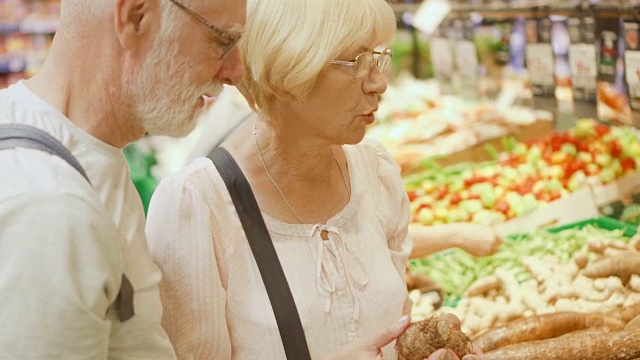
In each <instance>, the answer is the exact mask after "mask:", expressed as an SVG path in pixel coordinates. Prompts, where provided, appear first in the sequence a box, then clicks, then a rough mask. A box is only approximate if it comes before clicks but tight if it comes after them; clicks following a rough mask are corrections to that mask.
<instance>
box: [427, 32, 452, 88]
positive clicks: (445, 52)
mask: <svg viewBox="0 0 640 360" xmlns="http://www.w3.org/2000/svg"><path fill="white" fill-rule="evenodd" d="M449 28H450V23H449V22H443V23H442V24H441V25H440V27H439V28H438V29H437V30H436V31H435V33H434V35H433V38H432V39H431V63H432V64H433V75H434V77H435V78H436V79H437V80H438V82H440V86H441V88H442V89H443V91H444V92H447V89H448V88H449V87H450V85H451V78H452V76H453V70H454V63H453V49H452V46H451V41H450V39H449V33H450V30H449Z"/></svg>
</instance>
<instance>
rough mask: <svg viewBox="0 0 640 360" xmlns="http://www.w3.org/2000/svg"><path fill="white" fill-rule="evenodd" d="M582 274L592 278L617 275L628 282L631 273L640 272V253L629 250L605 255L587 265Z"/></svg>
mask: <svg viewBox="0 0 640 360" xmlns="http://www.w3.org/2000/svg"><path fill="white" fill-rule="evenodd" d="M582 274H583V275H584V276H586V277H590V278H592V279H595V278H603V277H609V276H617V277H619V278H620V280H622V283H623V284H626V283H627V282H629V279H630V278H631V275H633V274H640V255H638V254H637V253H631V252H629V253H625V254H621V255H617V256H610V257H605V258H602V259H600V260H598V261H596V262H594V263H592V264H589V265H587V267H586V268H585V269H584V271H583V272H582Z"/></svg>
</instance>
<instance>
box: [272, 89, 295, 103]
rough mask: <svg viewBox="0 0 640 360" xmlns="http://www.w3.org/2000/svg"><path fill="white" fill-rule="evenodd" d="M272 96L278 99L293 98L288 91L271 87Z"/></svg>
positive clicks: (289, 99)
mask: <svg viewBox="0 0 640 360" xmlns="http://www.w3.org/2000/svg"><path fill="white" fill-rule="evenodd" d="M273 96H275V97H276V98H277V99H278V100H280V101H291V100H293V99H294V97H293V95H291V93H290V92H288V91H285V90H281V89H273Z"/></svg>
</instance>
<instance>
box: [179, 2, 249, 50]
mask: <svg viewBox="0 0 640 360" xmlns="http://www.w3.org/2000/svg"><path fill="white" fill-rule="evenodd" d="M169 1H171V2H172V3H173V4H174V5H176V6H177V7H179V8H180V9H182V10H184V11H185V12H186V13H187V14H189V15H191V16H193V17H194V18H195V19H196V20H198V21H199V22H200V23H202V24H203V25H204V26H206V27H208V28H209V30H211V31H213V33H214V34H215V36H216V38H218V42H219V43H220V45H221V54H220V59H222V58H223V57H224V56H225V55H227V53H228V52H229V51H230V50H231V49H233V47H234V46H235V45H236V44H237V43H238V41H239V40H240V37H241V36H242V33H241V32H240V31H237V30H233V31H227V30H222V29H220V28H218V27H216V26H215V25H213V24H212V23H211V22H209V20H207V19H205V18H203V17H202V16H200V15H198V14H197V13H196V12H194V11H193V10H191V9H189V8H188V7H186V6H184V5H182V4H181V3H179V2H177V1H176V0H169Z"/></svg>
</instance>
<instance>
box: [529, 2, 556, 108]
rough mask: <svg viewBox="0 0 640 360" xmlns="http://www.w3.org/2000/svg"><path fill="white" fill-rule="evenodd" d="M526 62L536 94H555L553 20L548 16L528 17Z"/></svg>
mask: <svg viewBox="0 0 640 360" xmlns="http://www.w3.org/2000/svg"><path fill="white" fill-rule="evenodd" d="M525 27H526V39H527V45H526V64H527V69H528V70H529V73H530V74H531V87H532V91H533V94H534V95H536V96H546V97H551V96H554V93H555V78H554V68H555V63H554V56H553V48H552V47H551V20H550V19H549V17H548V16H544V15H543V16H538V17H535V18H532V19H527V20H526V22H525Z"/></svg>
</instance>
